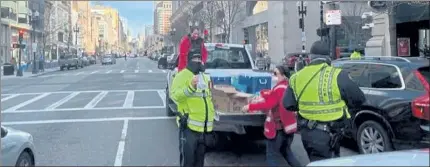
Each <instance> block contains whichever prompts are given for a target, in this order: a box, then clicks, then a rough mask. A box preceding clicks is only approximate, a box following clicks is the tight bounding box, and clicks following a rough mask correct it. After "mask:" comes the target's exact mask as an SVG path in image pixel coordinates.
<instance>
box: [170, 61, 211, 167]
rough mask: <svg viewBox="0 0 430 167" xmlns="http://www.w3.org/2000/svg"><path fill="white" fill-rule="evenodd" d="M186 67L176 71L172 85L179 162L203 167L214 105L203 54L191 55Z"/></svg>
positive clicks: (171, 92)
mask: <svg viewBox="0 0 430 167" xmlns="http://www.w3.org/2000/svg"><path fill="white" fill-rule="evenodd" d="M188 59H189V60H188V63H187V68H185V69H183V70H182V71H180V72H179V73H178V74H176V76H175V78H174V79H173V83H172V86H171V89H170V98H171V99H172V100H173V101H174V102H175V103H176V104H177V108H178V112H179V113H178V118H177V120H178V125H179V129H180V132H179V133H180V134H179V149H180V150H179V151H180V163H181V166H182V167H202V166H203V165H204V159H205V152H206V139H207V138H208V137H209V135H208V133H209V132H211V131H212V127H213V121H214V115H215V112H214V105H213V103H212V97H211V93H210V88H209V83H210V78H209V76H208V75H205V74H203V73H202V72H203V71H204V67H203V64H202V60H201V56H200V55H199V54H193V55H190V56H189V57H188Z"/></svg>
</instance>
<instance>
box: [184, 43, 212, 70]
mask: <svg viewBox="0 0 430 167" xmlns="http://www.w3.org/2000/svg"><path fill="white" fill-rule="evenodd" d="M190 45H191V44H190V39H189V38H188V35H185V36H184V37H182V39H181V42H180V43H179V62H178V71H181V70H182V69H184V68H185V67H187V61H188V52H189V51H190V48H191V46H190ZM201 49H202V50H201V54H202V62H203V63H206V60H207V58H208V51H207V50H206V47H205V45H204V42H202V46H201Z"/></svg>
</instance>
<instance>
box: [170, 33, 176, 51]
mask: <svg viewBox="0 0 430 167" xmlns="http://www.w3.org/2000/svg"><path fill="white" fill-rule="evenodd" d="M175 34H176V28H173V29H172V30H171V31H170V42H171V43H172V46H173V51H175V50H176V49H175V43H174V42H173V37H174V36H175Z"/></svg>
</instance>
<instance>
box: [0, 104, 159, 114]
mask: <svg viewBox="0 0 430 167" xmlns="http://www.w3.org/2000/svg"><path fill="white" fill-rule="evenodd" d="M163 108H166V107H165V106H141V107H97V108H55V109H41V110H16V111H13V112H7V113H3V112H2V114H17V113H43V112H63V111H103V110H143V109H163Z"/></svg>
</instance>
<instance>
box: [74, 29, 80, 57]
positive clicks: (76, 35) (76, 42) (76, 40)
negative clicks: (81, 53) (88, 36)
mask: <svg viewBox="0 0 430 167" xmlns="http://www.w3.org/2000/svg"><path fill="white" fill-rule="evenodd" d="M73 32H75V38H76V39H75V47H76V56H78V33H79V26H78V22H76V24H75V27H74V28H73Z"/></svg>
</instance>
